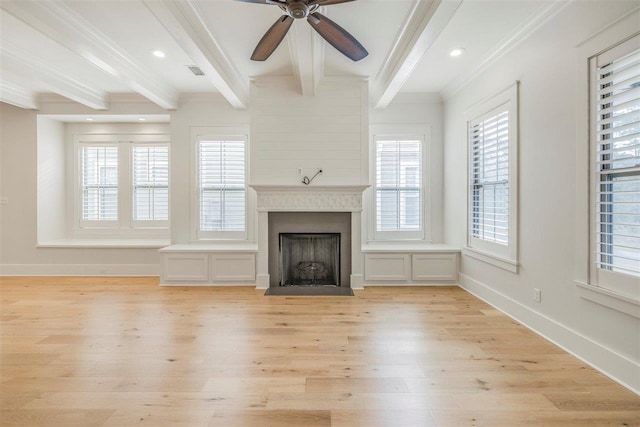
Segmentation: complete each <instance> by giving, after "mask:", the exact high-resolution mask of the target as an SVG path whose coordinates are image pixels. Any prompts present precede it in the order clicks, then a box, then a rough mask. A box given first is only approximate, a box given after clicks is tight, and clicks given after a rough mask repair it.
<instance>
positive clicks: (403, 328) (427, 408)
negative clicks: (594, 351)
mask: <svg viewBox="0 0 640 427" xmlns="http://www.w3.org/2000/svg"><path fill="white" fill-rule="evenodd" d="M0 292H1V300H0V304H1V309H2V312H1V318H0V319H1V322H2V323H1V331H0V336H1V340H0V345H1V356H0V357H1V359H0V365H1V370H0V404H1V412H0V425H2V426H33V427H45V426H65V427H67V426H82V427H92V426H105V427H107V426H109V427H113V426H130V425H136V426H137V425H148V426H153V427H162V426H185V427H192V426H193V427H197V426H221V427H234V426H257V427H271V426H287V427H292V426H304V427H320V426H322V427H328V426H333V427H360V426H361V427H378V426H393V427H402V426H410V427H418V426H420V427H422V426H452V427H464V426H491V427H495V426H509V427H517V426H598V427H600V426H614V425H615V426H639V425H640V397H638V396H636V395H634V394H633V393H631V392H630V391H628V390H626V389H624V388H623V387H621V386H619V385H618V384H616V383H614V382H613V381H611V380H609V379H608V378H606V377H605V376H604V375H602V374H600V373H598V372H596V371H595V370H593V369H592V368H590V367H588V366H586V365H585V364H584V363H582V362H580V361H579V360H577V359H576V358H574V357H573V356H571V355H569V354H567V353H565V352H564V351H562V350H561V349H559V348H557V347H555V346H554V345H552V344H550V343H549V342H547V341H545V340H544V339H542V338H540V337H539V336H537V335H535V334H534V333H532V332H530V331H529V330H527V329H526V328H524V327H523V326H520V325H518V324H517V323H516V322H514V321H513V320H511V319H509V318H508V317H506V316H504V315H502V314H501V313H499V312H498V311H496V310H494V309H492V308H491V307H489V306H488V305H486V304H484V303H483V302H481V301H479V300H478V299H476V298H475V297H473V296H471V295H469V294H467V293H466V292H464V291H463V290H461V289H459V288H455V287H442V288H395V287H394V288H391V287H388V288H368V289H366V290H365V291H357V292H356V296H355V297H264V296H263V295H262V291H257V290H255V289H253V288H193V287H192V288H161V287H159V286H157V279H150V278H136V279H112V278H100V279H96V278H1V279H0Z"/></svg>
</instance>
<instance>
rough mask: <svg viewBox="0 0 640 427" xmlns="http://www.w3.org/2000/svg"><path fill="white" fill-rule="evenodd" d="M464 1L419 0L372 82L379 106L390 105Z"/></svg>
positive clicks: (376, 104) (376, 105)
mask: <svg viewBox="0 0 640 427" xmlns="http://www.w3.org/2000/svg"><path fill="white" fill-rule="evenodd" d="M461 3H462V0H446V1H445V0H416V2H415V4H414V6H413V8H412V10H411V13H410V15H409V19H408V20H407V22H406V24H405V26H404V28H403V29H402V31H401V32H400V35H399V36H398V38H397V39H396V41H395V43H394V45H393V48H392V49H391V52H390V54H389V55H388V56H387V60H386V61H385V62H384V64H383V65H382V68H381V69H380V72H379V73H378V75H377V76H376V78H375V79H374V81H373V84H372V91H373V100H374V104H375V107H376V108H385V107H387V106H388V105H389V103H390V102H391V101H392V100H393V98H394V97H395V96H396V95H397V94H398V92H399V91H400V89H401V88H402V86H403V85H404V83H405V82H406V81H407V79H408V78H409V76H411V74H412V73H413V70H414V69H415V67H416V66H417V65H418V63H419V62H420V60H421V59H422V57H423V56H424V54H425V52H427V50H429V48H430V47H431V46H432V45H433V43H434V42H435V41H436V39H437V38H438V36H439V35H440V33H441V32H442V30H444V28H445V27H446V26H447V24H448V23H449V21H450V20H451V18H452V17H453V15H454V14H455V12H456V10H457V9H458V7H459V6H460V4H461Z"/></svg>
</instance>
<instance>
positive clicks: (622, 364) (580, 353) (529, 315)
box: [459, 273, 640, 394]
mask: <svg viewBox="0 0 640 427" xmlns="http://www.w3.org/2000/svg"><path fill="white" fill-rule="evenodd" d="M459 279H460V287H461V288H463V289H464V290H466V291H467V292H469V293H471V294H473V295H475V296H476V297H478V298H480V299H481V300H483V301H484V302H486V303H487V304H489V305H491V306H493V307H494V308H496V309H497V310H499V311H501V312H502V313H504V314H506V315H507V316H509V317H511V318H512V319H514V320H516V321H517V322H519V323H521V324H522V325H524V326H526V327H527V328H529V329H531V330H532V331H533V332H535V333H537V334H538V335H540V336H542V337H543V338H545V339H547V340H548V341H551V342H552V343H553V344H555V345H557V346H558V347H560V348H562V349H563V350H565V351H567V352H568V353H571V354H572V355H574V356H575V357H577V358H578V359H580V360H582V361H583V362H585V363H586V364H588V365H590V366H591V367H593V368H595V369H597V370H598V371H600V372H602V373H603V374H604V375H606V376H608V377H609V378H611V379H612V380H614V381H616V382H617V383H619V384H621V385H622V386H624V387H626V388H628V389H629V390H631V391H633V392H634V393H636V394H640V375H638V374H639V373H640V364H638V363H637V362H635V361H633V360H631V359H629V358H627V357H625V356H624V355H622V354H619V353H617V352H616V351H614V350H612V349H610V348H607V347H605V346H603V345H602V344H599V343H597V342H595V341H594V340H592V339H591V338H588V337H586V336H584V335H582V334H581V333H579V332H577V331H575V330H573V329H571V328H568V327H567V326H565V325H563V324H561V323H559V322H557V321H556V320H553V319H552V318H550V317H548V316H546V315H544V314H542V313H538V312H537V311H535V310H533V309H531V308H529V307H527V306H525V305H524V304H522V303H519V302H518V301H515V300H514V299H512V298H510V297H508V296H506V295H504V294H502V293H500V292H497V291H496V290H494V289H492V288H490V287H489V286H487V285H485V284H483V283H481V282H479V281H477V280H475V279H472V278H471V277H469V276H466V275H464V274H462V273H460V276H459Z"/></svg>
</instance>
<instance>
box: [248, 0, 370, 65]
mask: <svg viewBox="0 0 640 427" xmlns="http://www.w3.org/2000/svg"><path fill="white" fill-rule="evenodd" d="M238 1H243V2H246V3H260V4H269V5H275V6H278V7H279V8H280V9H282V10H283V11H284V12H285V13H286V15H283V16H281V17H280V18H278V20H277V21H276V22H275V24H273V25H272V26H271V28H269V30H268V31H267V32H266V33H265V34H264V36H262V39H260V42H259V43H258V45H257V46H256V48H255V50H254V51H253V54H252V55H251V59H252V60H254V61H264V60H266V59H267V58H269V56H271V54H272V53H273V51H275V50H276V48H277V47H278V45H279V44H280V42H282V39H284V36H285V35H287V31H289V28H291V24H293V20H294V19H304V18H307V22H309V24H310V25H311V26H312V27H313V29H314V30H316V31H317V32H318V34H320V35H321V36H322V38H324V39H325V40H326V41H327V42H329V44H331V46H333V47H335V48H336V49H338V50H339V51H340V52H342V54H344V55H345V56H346V57H348V58H349V59H351V60H352V61H359V60H361V59H362V58H364V57H365V56H367V55H368V54H369V52H367V50H366V49H365V48H364V47H363V46H362V45H361V44H360V42H359V41H358V40H356V39H355V37H353V36H352V35H351V34H349V33H348V32H347V31H346V30H345V29H344V28H342V27H341V26H339V25H338V24H336V23H335V22H333V21H332V20H331V19H329V18H327V17H326V16H324V15H322V14H321V13H319V12H317V10H318V8H319V7H320V6H329V5H332V4H337V3H346V2H349V1H354V0H238Z"/></svg>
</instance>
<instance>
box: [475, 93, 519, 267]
mask: <svg viewBox="0 0 640 427" xmlns="http://www.w3.org/2000/svg"><path fill="white" fill-rule="evenodd" d="M517 96H518V86H517V84H515V85H513V86H512V87H510V88H509V89H507V90H505V91H503V92H501V93H500V94H498V95H496V96H494V97H493V98H491V99H490V100H488V101H485V102H483V103H481V104H480V105H478V106H476V107H474V108H473V109H472V110H471V112H470V114H469V117H470V120H469V121H468V139H469V141H468V143H469V166H468V167H469V170H468V174H469V190H468V191H469V194H468V201H469V206H468V215H467V217H468V248H467V249H468V250H469V249H470V250H471V253H469V251H467V255H470V256H475V257H476V258H480V259H483V260H485V261H488V262H491V263H494V264H495V265H497V266H500V267H503V268H505V269H507V270H509V271H512V272H517V252H516V249H517V241H516V240H517V212H516V207H517V120H518V115H517V104H518V100H517Z"/></svg>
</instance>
